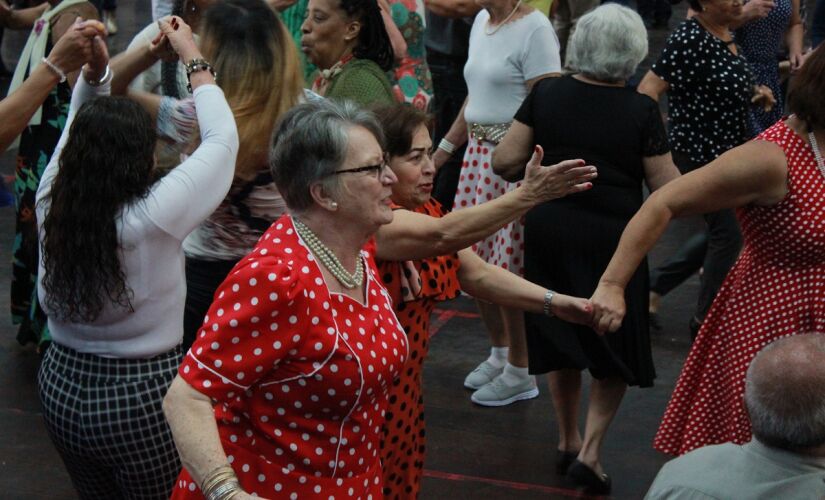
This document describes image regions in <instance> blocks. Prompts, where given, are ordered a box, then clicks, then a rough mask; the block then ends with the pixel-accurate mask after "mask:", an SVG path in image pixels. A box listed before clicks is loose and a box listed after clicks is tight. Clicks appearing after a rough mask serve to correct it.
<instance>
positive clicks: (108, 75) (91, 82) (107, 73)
mask: <svg viewBox="0 0 825 500" xmlns="http://www.w3.org/2000/svg"><path fill="white" fill-rule="evenodd" d="M83 79H84V80H86V83H88V84H89V85H91V86H92V87H100V86H101V85H103V84H104V83H107V82H108V81H109V80H111V79H112V70H111V69H109V65H108V64H107V65H106V71H105V72H104V73H103V76H102V77H100V80H89V79H88V78H86V74H85V72H84V74H83Z"/></svg>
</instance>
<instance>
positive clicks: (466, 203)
mask: <svg viewBox="0 0 825 500" xmlns="http://www.w3.org/2000/svg"><path fill="white" fill-rule="evenodd" d="M476 1H477V2H478V4H479V5H481V6H482V7H483V9H482V10H481V11H480V12H479V13H478V15H477V16H476V18H475V21H474V22H473V27H472V31H471V32H470V49H469V56H468V59H467V64H466V65H465V66H464V78H465V80H466V81H467V90H468V97H467V100H466V101H465V102H464V107H463V108H462V111H461V112H460V113H459V115H458V118H457V119H456V121H455V123H453V126H452V127H451V129H450V131H449V132H448V133H447V135H446V136H445V138H444V140H442V141H441V143H440V144H439V145H438V149H437V151H436V153H435V156H434V158H433V160H434V162H435V164H436V166H438V167H440V166H441V165H442V164H443V163H444V162H445V161H446V160H447V159H448V158H449V156H450V154H452V153H453V151H454V150H455V149H456V148H457V147H458V146H460V145H461V144H463V143H464V142H465V141H467V140H468V137H469V143H468V144H467V150H466V153H465V155H464V163H463V166H462V167H461V174H460V177H459V182H458V191H457V193H456V198H455V203H454V204H453V209H454V210H460V209H462V208H466V207H470V206H474V205H478V204H480V203H484V202H485V201H489V200H492V199H494V198H497V197H499V196H501V195H502V194H504V193H506V192H508V191H510V190H511V189H513V188H514V187H515V186H516V185H515V184H510V183H508V182H506V181H505V180H503V179H502V178H501V177H499V176H497V175H495V174H494V173H493V168H492V164H491V157H492V154H493V149H495V147H496V144H498V141H499V140H500V139H501V138H502V137H504V134H505V133H506V132H507V129H508V128H509V126H510V123H511V122H512V120H513V115H515V113H516V111H517V110H518V108H519V106H520V105H521V101H522V100H524V98H525V97H526V96H527V93H528V92H529V91H530V88H531V87H532V86H533V84H534V83H535V82H537V81H539V80H541V79H542V78H546V77H548V76H551V75H554V74H558V73H560V72H561V62H560V58H559V42H558V38H556V34H555V32H554V31H553V26H552V25H551V24H550V21H549V20H548V19H547V16H546V15H544V14H542V13H541V12H539V11H537V10H535V9H533V8H532V7H528V6H527V5H523V4H522V1H521V0H476ZM522 233H523V227H522V224H521V222H519V221H515V222H513V223H511V224H509V225H507V226H505V227H504V228H502V229H500V230H499V231H498V232H496V233H495V234H493V235H492V236H490V237H488V238H487V239H485V240H482V241H481V242H479V243H478V244H476V245H475V246H474V247H473V248H474V250H475V251H476V252H477V253H478V255H479V256H480V257H481V258H483V259H484V260H486V261H487V262H489V263H491V264H495V265H498V266H501V267H503V268H504V269H507V270H509V271H512V272H513V273H516V274H523V266H524V259H523V255H524V239H523V237H522V236H523V234H522ZM478 306H479V309H480V310H481V315H482V318H483V319H484V322H485V324H486V325H487V329H488V330H489V332H490V337H491V341H492V344H493V348H492V352H491V354H490V357H489V358H488V359H487V360H485V361H484V362H482V363H481V364H480V365H479V366H478V367H477V368H476V369H475V370H473V371H472V372H471V373H470V374H469V375H468V376H467V378H466V379H465V381H464V386H465V387H467V388H468V389H474V390H475V392H474V393H473V396H472V398H471V399H472V401H473V402H474V403H476V404H480V405H484V406H503V405H507V404H510V403H512V402H515V401H518V400H522V399H530V398H534V397H536V396H538V389H537V387H536V381H535V378H533V377H531V376H530V375H529V374H528V373H527V346H526V343H525V338H524V315H523V313H522V311H518V310H513V309H507V308H501V307H499V306H493V305H490V304H486V303H482V302H479V303H478Z"/></svg>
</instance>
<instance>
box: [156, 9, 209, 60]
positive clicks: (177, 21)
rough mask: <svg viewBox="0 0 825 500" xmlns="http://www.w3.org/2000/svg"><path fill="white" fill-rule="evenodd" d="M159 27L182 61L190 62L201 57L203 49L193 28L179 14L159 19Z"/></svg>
mask: <svg viewBox="0 0 825 500" xmlns="http://www.w3.org/2000/svg"><path fill="white" fill-rule="evenodd" d="M158 27H159V28H160V32H161V33H162V34H163V36H164V37H165V38H166V39H167V40H168V41H169V44H170V45H171V46H172V49H174V51H175V52H176V53H177V54H178V56H179V57H180V59H181V61H183V62H189V61H191V60H193V59H200V58H201V51H200V49H198V46H197V45H196V44H195V39H194V37H193V36H192V28H190V27H189V25H188V24H186V23H185V22H183V19H181V18H180V17H178V16H166V17H164V18H162V19H158Z"/></svg>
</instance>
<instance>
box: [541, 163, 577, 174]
mask: <svg viewBox="0 0 825 500" xmlns="http://www.w3.org/2000/svg"><path fill="white" fill-rule="evenodd" d="M582 166H584V160H564V161H562V162H559V163H556V164H555V165H551V166H550V167H549V168H551V169H552V170H553V171H554V172H555V173H557V174H563V173H566V172H567V171H569V170H570V169H573V168H577V167H582Z"/></svg>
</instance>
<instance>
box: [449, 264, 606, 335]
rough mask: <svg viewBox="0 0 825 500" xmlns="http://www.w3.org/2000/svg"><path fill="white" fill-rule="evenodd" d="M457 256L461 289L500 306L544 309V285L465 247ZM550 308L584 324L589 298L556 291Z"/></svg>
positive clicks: (561, 315)
mask: <svg viewBox="0 0 825 500" xmlns="http://www.w3.org/2000/svg"><path fill="white" fill-rule="evenodd" d="M458 258H459V260H460V261H461V266H460V267H459V268H458V280H459V282H460V283H461V289H462V290H463V291H465V292H467V293H469V294H470V295H472V296H473V297H475V298H477V299H481V300H484V301H486V302H491V303H493V304H497V305H500V306H505V307H510V308H513V309H521V310H523V311H527V312H532V313H538V314H542V313H543V312H544V296H545V294H546V293H547V289H546V288H544V287H541V286H539V285H536V284H535V283H531V282H529V281H527V280H525V279H524V278H521V277H520V276H516V275H515V274H513V273H511V272H510V271H507V270H506V269H502V268H500V267H498V266H494V265H492V264H488V263H486V262H484V261H483V260H482V259H481V257H479V256H478V255H476V254H475V252H473V251H472V250H470V249H468V248H467V249H464V250H461V251H460V252H458ZM550 310H551V311H552V312H553V314H554V315H556V316H558V317H559V318H561V319H563V320H565V321H569V322H571V323H578V324H582V325H587V324H589V323H590V321H591V316H592V309H591V306H590V303H589V301H587V300H584V299H580V298H576V297H570V296H569V295H564V294H561V293H559V294H556V295H554V296H553V300H552V301H551V302H550Z"/></svg>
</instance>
